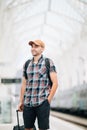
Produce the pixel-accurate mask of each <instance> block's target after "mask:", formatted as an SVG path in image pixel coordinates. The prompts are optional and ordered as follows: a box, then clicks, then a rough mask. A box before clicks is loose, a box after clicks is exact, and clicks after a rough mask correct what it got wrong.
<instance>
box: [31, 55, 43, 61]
mask: <svg viewBox="0 0 87 130" xmlns="http://www.w3.org/2000/svg"><path fill="white" fill-rule="evenodd" d="M42 60H43V55H41V57H40V58H39V59H38V62H37V63H39V62H40V61H42ZM33 61H34V57H33V58H32V62H33Z"/></svg>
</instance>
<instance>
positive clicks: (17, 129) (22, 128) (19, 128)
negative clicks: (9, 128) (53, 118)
mask: <svg viewBox="0 0 87 130" xmlns="http://www.w3.org/2000/svg"><path fill="white" fill-rule="evenodd" d="M16 113H17V125H16V126H14V127H13V130H25V128H24V125H21V126H20V125H19V115H18V110H16ZM33 130H36V127H35V125H34V128H33Z"/></svg>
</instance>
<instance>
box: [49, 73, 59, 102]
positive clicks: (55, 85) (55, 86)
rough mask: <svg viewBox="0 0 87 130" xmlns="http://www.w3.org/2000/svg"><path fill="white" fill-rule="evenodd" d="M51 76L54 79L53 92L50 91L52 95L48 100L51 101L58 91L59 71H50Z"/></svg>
mask: <svg viewBox="0 0 87 130" xmlns="http://www.w3.org/2000/svg"><path fill="white" fill-rule="evenodd" d="M50 78H51V81H52V88H51V92H50V95H49V96H48V101H49V103H50V102H51V100H52V98H53V96H54V94H55V92H56V89H57V87H58V79H57V73H56V72H51V73H50Z"/></svg>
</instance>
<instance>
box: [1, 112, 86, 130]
mask: <svg viewBox="0 0 87 130" xmlns="http://www.w3.org/2000/svg"><path fill="white" fill-rule="evenodd" d="M16 124H17V123H16V122H14V123H11V124H0V130H13V126H14V125H16ZM35 125H36V127H37V122H36V124H35ZM65 129H66V130H86V128H84V127H82V126H78V125H76V124H73V123H70V122H67V121H64V120H62V119H59V118H56V117H53V116H52V115H51V116H50V129H49V130H65ZM37 130H38V128H37Z"/></svg>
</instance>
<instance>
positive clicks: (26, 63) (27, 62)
mask: <svg viewBox="0 0 87 130" xmlns="http://www.w3.org/2000/svg"><path fill="white" fill-rule="evenodd" d="M30 61H31V60H30V59H29V60H27V61H26V62H25V78H26V79H27V78H28V77H27V67H28V65H29V63H30Z"/></svg>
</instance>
